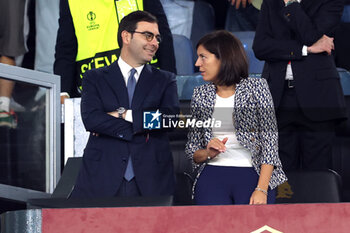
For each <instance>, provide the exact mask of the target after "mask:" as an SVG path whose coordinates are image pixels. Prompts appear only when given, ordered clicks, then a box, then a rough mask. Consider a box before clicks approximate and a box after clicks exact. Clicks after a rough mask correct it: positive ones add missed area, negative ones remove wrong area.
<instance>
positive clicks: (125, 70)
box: [118, 57, 145, 85]
mask: <svg viewBox="0 0 350 233" xmlns="http://www.w3.org/2000/svg"><path fill="white" fill-rule="evenodd" d="M118 65H119V68H120V71H121V72H122V75H123V78H124V81H125V85H127V83H128V78H129V76H130V71H131V69H133V68H134V69H135V70H136V73H135V75H134V77H135V79H136V82H137V81H139V77H140V74H141V71H142V70H143V67H144V66H145V65H142V66H139V67H132V66H130V65H129V64H128V63H126V62H125V61H124V60H123V59H122V58H121V57H119V59H118Z"/></svg>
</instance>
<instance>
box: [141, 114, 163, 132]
mask: <svg viewBox="0 0 350 233" xmlns="http://www.w3.org/2000/svg"><path fill="white" fill-rule="evenodd" d="M161 116H162V114H161V113H160V112H159V110H157V111H150V112H143V128H144V129H160V128H161V126H160V122H161Z"/></svg>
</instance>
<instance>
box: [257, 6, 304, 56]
mask: <svg viewBox="0 0 350 233" xmlns="http://www.w3.org/2000/svg"><path fill="white" fill-rule="evenodd" d="M272 4H274V0H273V1H268V0H264V1H263V4H262V6H261V11H260V18H259V22H258V26H257V28H256V32H255V38H254V42H253V50H254V53H255V56H256V57H257V58H258V59H260V60H265V61H281V60H286V61H290V60H299V59H301V58H302V48H303V44H302V43H300V42H298V41H296V40H293V39H290V38H276V37H275V35H274V31H273V28H272V27H271V24H273V23H274V22H273V21H274V20H276V19H277V20H279V18H277V17H275V16H273V15H274V14H276V12H274V10H275V9H273V7H272ZM286 27H287V25H286Z"/></svg>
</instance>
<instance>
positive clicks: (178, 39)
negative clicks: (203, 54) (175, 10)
mask: <svg viewBox="0 0 350 233" xmlns="http://www.w3.org/2000/svg"><path fill="white" fill-rule="evenodd" d="M173 43H174V52H175V61H176V70H177V74H178V75H190V74H193V73H194V58H193V54H194V52H193V47H192V43H191V41H190V39H188V38H187V37H186V36H183V35H176V34H174V35H173Z"/></svg>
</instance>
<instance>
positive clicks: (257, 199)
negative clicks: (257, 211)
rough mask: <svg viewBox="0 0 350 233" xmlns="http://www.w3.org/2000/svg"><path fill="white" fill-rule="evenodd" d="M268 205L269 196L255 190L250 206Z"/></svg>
mask: <svg viewBox="0 0 350 233" xmlns="http://www.w3.org/2000/svg"><path fill="white" fill-rule="evenodd" d="M266 203H267V195H266V194H265V193H263V192H262V191H258V190H255V191H254V192H253V193H252V196H251V197H250V201H249V205H262V204H266Z"/></svg>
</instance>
